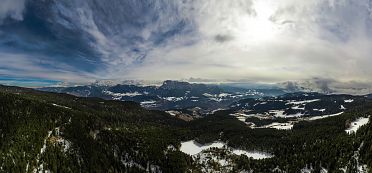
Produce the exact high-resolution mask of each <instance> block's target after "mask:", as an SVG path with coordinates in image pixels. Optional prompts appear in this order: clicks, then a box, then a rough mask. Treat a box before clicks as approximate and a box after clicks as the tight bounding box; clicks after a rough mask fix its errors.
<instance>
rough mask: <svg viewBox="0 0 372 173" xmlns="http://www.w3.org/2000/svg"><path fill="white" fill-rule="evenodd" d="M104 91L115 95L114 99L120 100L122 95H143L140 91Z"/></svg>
mask: <svg viewBox="0 0 372 173" xmlns="http://www.w3.org/2000/svg"><path fill="white" fill-rule="evenodd" d="M103 93H105V94H107V95H112V96H114V97H115V98H114V100H120V99H121V98H122V97H124V96H128V97H135V96H139V95H142V94H141V93H139V92H137V91H136V92H132V93H114V92H111V91H103Z"/></svg>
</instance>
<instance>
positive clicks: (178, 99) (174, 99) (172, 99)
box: [163, 97, 184, 102]
mask: <svg viewBox="0 0 372 173" xmlns="http://www.w3.org/2000/svg"><path fill="white" fill-rule="evenodd" d="M163 99H164V100H167V101H170V102H177V101H181V100H183V99H184V98H183V97H164V98H163Z"/></svg>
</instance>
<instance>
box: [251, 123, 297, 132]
mask: <svg viewBox="0 0 372 173" xmlns="http://www.w3.org/2000/svg"><path fill="white" fill-rule="evenodd" d="M293 124H294V123H292V122H288V123H277V122H275V123H271V124H269V125H266V126H261V127H257V128H272V129H278V130H291V129H292V128H293Z"/></svg>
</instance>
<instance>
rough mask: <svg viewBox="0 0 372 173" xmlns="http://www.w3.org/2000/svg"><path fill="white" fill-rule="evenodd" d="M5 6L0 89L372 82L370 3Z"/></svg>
mask: <svg viewBox="0 0 372 173" xmlns="http://www.w3.org/2000/svg"><path fill="white" fill-rule="evenodd" d="M1 3H2V4H1V7H0V83H6V84H15V85H25V86H26V85H27V86H32V85H34V86H38V85H43V86H45V85H55V84H56V83H59V82H71V83H89V82H93V81H95V80H99V79H114V80H126V79H147V80H165V79H184V78H190V77H195V78H204V79H213V80H219V81H224V80H236V81H254V82H267V83H275V82H283V81H288V80H302V81H303V80H309V79H315V78H316V79H319V78H322V79H324V80H327V81H338V82H343V83H352V82H354V83H358V84H360V83H363V84H370V83H372V82H371V79H370V76H371V75H372V70H371V69H370V67H369V66H370V64H372V58H371V57H370V55H371V53H372V44H371V41H372V31H371V30H370V28H372V3H371V1H370V0H311V1H298V0H182V1H181V0H180V1H174V0H127V1H121V0H105V1H102V0H59V1H43V0H3V1H2V2H1ZM32 83H33V84H32Z"/></svg>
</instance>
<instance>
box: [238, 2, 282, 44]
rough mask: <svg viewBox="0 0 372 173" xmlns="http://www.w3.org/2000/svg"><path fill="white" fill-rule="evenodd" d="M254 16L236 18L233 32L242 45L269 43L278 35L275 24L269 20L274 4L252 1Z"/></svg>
mask: <svg viewBox="0 0 372 173" xmlns="http://www.w3.org/2000/svg"><path fill="white" fill-rule="evenodd" d="M253 6H254V10H255V14H254V15H244V16H238V17H237V19H236V20H237V23H238V25H236V28H235V32H236V34H237V35H239V37H240V42H241V43H242V44H255V43H261V42H266V41H270V40H271V39H274V38H275V36H277V35H278V34H279V29H278V27H277V26H276V24H275V23H274V22H273V21H272V20H270V18H271V16H272V15H274V14H275V11H276V7H277V6H276V4H275V2H272V1H270V0H256V1H254V4H253Z"/></svg>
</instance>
